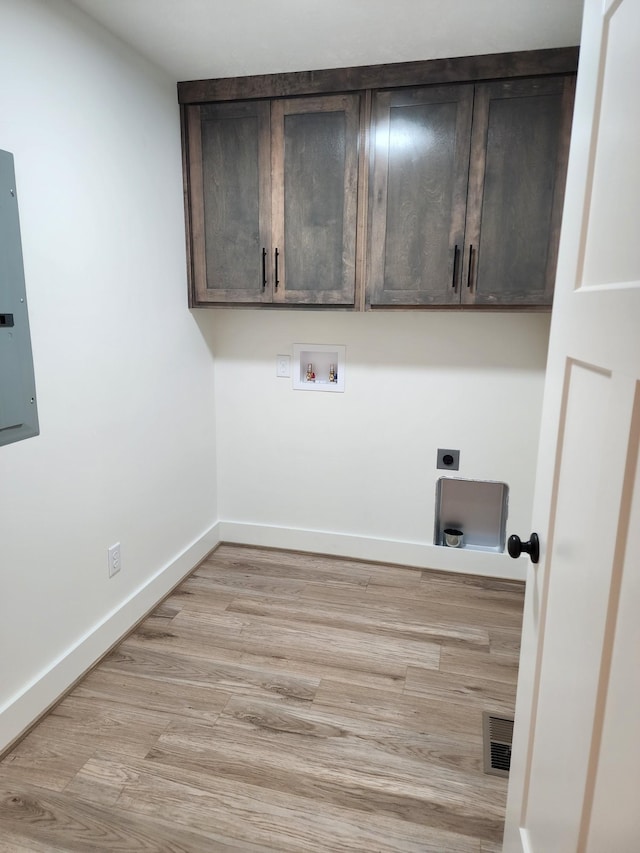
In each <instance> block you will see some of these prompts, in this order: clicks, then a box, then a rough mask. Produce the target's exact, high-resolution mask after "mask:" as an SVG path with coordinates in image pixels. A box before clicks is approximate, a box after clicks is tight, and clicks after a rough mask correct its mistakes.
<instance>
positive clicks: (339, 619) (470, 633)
mask: <svg viewBox="0 0 640 853" xmlns="http://www.w3.org/2000/svg"><path fill="white" fill-rule="evenodd" d="M304 596H305V593H304V591H303V593H302V595H301V596H300V597H298V598H296V599H295V601H284V600H282V599H273V598H268V597H267V598H261V599H256V598H248V597H246V596H242V595H239V596H237V598H235V599H234V600H233V601H232V602H231V603H230V604H229V606H228V607H227V612H228V613H244V614H247V615H253V616H262V617H265V618H268V619H270V620H276V621H283V620H285V621H286V622H290V623H296V622H305V623H307V624H319V625H325V626H331V627H336V628H346V629H348V630H355V631H364V632H366V633H369V634H377V635H385V636H391V637H397V638H399V639H407V640H418V641H427V642H449V643H450V644H452V645H453V644H460V645H471V646H474V645H476V646H482V647H486V648H488V645H489V635H488V632H487V630H486V629H482V628H469V627H468V626H461V625H460V624H456V625H451V624H439V623H436V622H425V621H424V620H411V619H410V618H407V615H406V614H405V613H403V608H402V607H395V608H394V607H391V606H390V605H389V603H388V602H387V604H386V605H381V604H379V605H372V604H371V603H370V602H367V601H362V599H360V600H359V601H358V602H357V603H353V602H351V601H349V600H347V601H344V600H341V601H337V602H333V603H332V604H331V606H328V605H324V606H322V605H319V604H318V602H317V601H315V600H313V599H306V598H305V597H304Z"/></svg>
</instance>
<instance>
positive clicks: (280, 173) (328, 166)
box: [272, 95, 360, 305]
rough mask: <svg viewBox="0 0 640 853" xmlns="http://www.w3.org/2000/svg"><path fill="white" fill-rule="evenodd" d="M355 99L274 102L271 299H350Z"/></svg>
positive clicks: (337, 301) (311, 301)
mask: <svg viewBox="0 0 640 853" xmlns="http://www.w3.org/2000/svg"><path fill="white" fill-rule="evenodd" d="M359 107H360V98H359V96H358V95H345V96H343V95H339V96H331V97H323V98H304V99H300V100H284V101H275V102H274V103H273V105H272V174H273V186H274V191H273V235H274V248H277V249H278V250H279V260H278V278H279V285H278V288H277V290H274V301H276V302H280V301H281V302H287V303H295V304H336V305H353V303H354V299H355V260H356V209H357V182H358V132H359V122H360V119H359V112H360V109H359Z"/></svg>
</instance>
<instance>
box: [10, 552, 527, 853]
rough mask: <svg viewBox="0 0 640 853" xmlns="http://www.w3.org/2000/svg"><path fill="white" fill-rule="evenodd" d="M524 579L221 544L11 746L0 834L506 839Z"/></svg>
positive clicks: (93, 841) (411, 845) (445, 846)
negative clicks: (499, 751)
mask: <svg viewBox="0 0 640 853" xmlns="http://www.w3.org/2000/svg"><path fill="white" fill-rule="evenodd" d="M523 595H524V588H523V585H522V584H519V583H515V582H514V583H511V582H506V581H496V580H489V579H482V578H472V577H469V576H461V575H453V574H445V573H439V572H430V571H420V570H413V569H408V568H402V567H397V566H386V565H378V564H370V563H363V562H356V561H350V560H341V559H335V558H331V557H319V556H311V555H302V554H297V553H290V552H282V551H272V550H260V549H255V548H245V547H240V546H231V545H223V546H221V547H220V548H218V550H217V551H216V552H215V553H214V554H212V555H211V556H210V557H209V558H207V559H206V560H205V561H204V562H203V563H202V564H201V565H200V566H199V567H198V568H197V569H196V571H195V572H194V573H193V574H192V575H191V577H190V578H189V579H188V580H186V581H185V582H184V583H183V584H182V585H181V586H180V587H178V589H177V590H176V591H174V593H173V594H172V595H171V596H169V598H167V599H166V600H165V602H164V603H163V604H161V605H160V606H159V607H158V608H157V609H156V610H155V611H154V612H153V613H152V614H151V615H150V616H149V617H148V618H147V619H146V620H145V621H144V622H143V623H142V624H141V625H140V626H139V627H138V628H137V629H136V630H135V631H134V632H133V633H132V634H131V635H130V636H129V637H128V638H127V639H125V640H124V641H123V642H122V643H121V644H120V645H119V646H118V648H117V649H116V650H115V651H113V652H111V653H110V654H109V655H108V656H107V657H106V658H105V659H104V660H103V661H102V662H101V663H100V664H99V665H98V666H97V667H96V668H95V669H94V670H93V671H92V672H91V673H90V674H89V675H87V676H86V677H85V678H84V679H83V680H82V682H81V683H80V684H79V685H77V686H76V687H75V689H74V690H73V691H72V692H71V693H70V694H69V695H68V696H67V697H66V698H65V699H64V700H63V701H62V702H61V703H60V704H59V705H57V707H56V708H55V709H54V710H53V711H51V712H50V713H49V714H48V715H47V716H46V717H45V718H44V719H43V720H42V721H41V722H40V723H39V724H38V725H37V726H36V727H35V728H34V729H33V730H32V731H31V733H30V734H29V735H28V736H27V737H26V738H24V739H23V740H22V741H21V742H20V743H19V744H18V746H17V747H16V748H15V749H14V750H13V751H12V752H10V753H9V754H7V755H6V756H5V757H4V759H3V760H2V762H0V787H1V799H0V851H11V853H19V852H20V851H81V853H88V851H112V850H118V851H127V853H129V851H171V852H172V853H173V852H174V851H175V853H178V851H185V853H187V851H193V853H195V851H198V853H200V851H207V853H208V852H209V851H278V853H285V851H291V853H307V851H318V853H327V851H336V853H338V851H340V853H342V851H358V853H362V851H366V853H374V851H375V853H383V851H384V853H387V851H393V853H418V851H419V853H498V851H500V849H501V845H500V839H501V837H502V825H503V818H504V807H505V796H506V781H505V780H504V779H500V778H497V777H494V776H487V775H485V774H484V773H483V772H482V711H483V710H484V709H487V710H490V711H495V712H498V713H512V712H513V707H514V700H515V684H516V675H517V661H518V646H519V638H520V627H521V614H522V603H523Z"/></svg>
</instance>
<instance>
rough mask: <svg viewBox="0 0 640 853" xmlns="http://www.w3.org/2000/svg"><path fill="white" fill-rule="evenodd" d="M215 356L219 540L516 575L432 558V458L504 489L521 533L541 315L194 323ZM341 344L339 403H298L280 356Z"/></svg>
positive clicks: (330, 398) (317, 396)
mask: <svg viewBox="0 0 640 853" xmlns="http://www.w3.org/2000/svg"><path fill="white" fill-rule="evenodd" d="M199 314H200V316H199V317H198V322H199V324H200V325H201V327H202V329H203V331H204V333H205V334H206V335H207V337H208V338H209V340H210V342H211V346H212V348H213V350H214V352H215V370H216V379H215V383H216V422H217V427H216V433H217V440H218V444H217V448H218V465H217V470H218V493H219V510H220V520H221V524H220V530H221V535H222V537H223V538H225V539H227V540H237V541H243V542H253V543H256V544H264V545H275V546H285V547H292V548H300V549H304V550H318V551H322V552H326V553H337V554H343V555H349V556H355V557H362V558H371V559H381V560H391V561H394V562H398V563H404V564H411V565H418V566H433V567H435V568H447V569H452V570H458V571H473V572H478V573H486V574H498V575H504V576H506V577H523V571H524V569H523V566H522V565H521V563H522V562H523V561H518V562H516V561H513V560H510V559H509V557H508V556H506V555H498V554H486V553H480V552H472V551H463V552H461V551H457V550H456V551H454V550H452V549H445V548H442V547H434V545H433V530H434V512H435V488H436V480H437V479H438V477H440V476H442V474H443V473H444V472H442V471H437V470H436V451H437V448H438V447H450V448H459V449H460V451H461V465H460V470H459V472H458V473H457V474H455V475H452V476H460V477H465V478H469V479H487V480H497V481H504V482H506V483H507V484H508V485H509V488H510V500H509V516H508V530H509V532H511V533H518V534H519V535H521V536H524V535H528V533H529V525H530V523H531V504H532V496H533V480H534V473H535V462H536V453H537V442H538V429H539V424H540V406H541V399H542V389H543V382H544V368H545V359H546V348H547V341H548V330H549V315H548V314H533V315H532V314H517V313H514V314H498V313H474V312H465V313H462V314H460V313H454V312H435V313H433V312H424V313H420V312H400V313H393V312H383V313H376V314H373V313H367V314H349V313H341V312H335V311H332V312H330V313H320V312H294V311H286V312H283V313H280V312H278V313H276V312H275V311H273V312H269V311H251V310H249V311H233V310H225V309H216V310H213V311H210V312H208V313H207V312H206V311H204V310H203V311H201V312H199ZM294 343H316V344H318V343H319V344H345V345H346V348H347V355H346V362H347V364H346V372H345V383H346V390H345V393H344V394H338V393H335V394H331V393H320V392H308V391H294V390H292V387H291V381H290V380H288V379H280V378H276V369H275V364H276V355H277V354H279V353H282V354H286V353H291V352H292V345H293V344H294Z"/></svg>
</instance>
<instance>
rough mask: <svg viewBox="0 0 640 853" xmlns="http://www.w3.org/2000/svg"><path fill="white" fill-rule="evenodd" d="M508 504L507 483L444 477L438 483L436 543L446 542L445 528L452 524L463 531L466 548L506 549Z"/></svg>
mask: <svg viewBox="0 0 640 853" xmlns="http://www.w3.org/2000/svg"><path fill="white" fill-rule="evenodd" d="M508 506H509V487H508V486H507V484H506V483H496V482H492V481H490V480H462V479H460V480H458V479H454V478H451V477H441V478H440V479H439V480H438V483H437V485H436V518H435V530H434V539H433V541H434V545H446V541H445V534H444V531H445V530H446V529H449V528H452V529H455V530H460V531H461V532H462V534H463V538H462V542H463V544H462V547H463V548H470V549H471V550H476V551H495V552H496V553H502V552H503V551H504V544H505V535H506V534H505V530H506V525H507V511H508Z"/></svg>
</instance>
